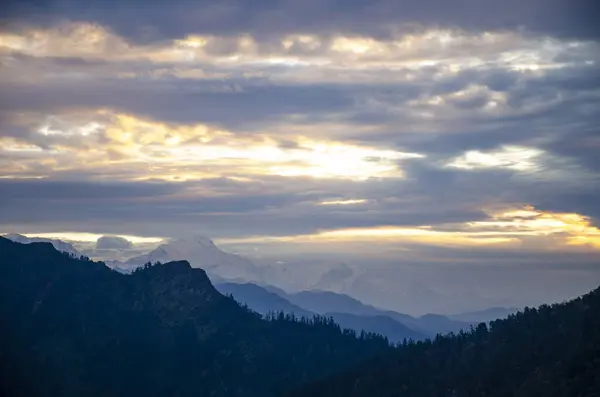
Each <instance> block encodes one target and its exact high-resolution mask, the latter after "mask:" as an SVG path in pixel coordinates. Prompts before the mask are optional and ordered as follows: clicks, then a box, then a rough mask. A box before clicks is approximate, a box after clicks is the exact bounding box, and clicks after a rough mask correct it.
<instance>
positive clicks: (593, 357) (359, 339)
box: [0, 238, 600, 397]
mask: <svg viewBox="0 0 600 397" xmlns="http://www.w3.org/2000/svg"><path fill="white" fill-rule="evenodd" d="M0 271H1V272H2V275H3V277H2V278H0V339H1V340H2V342H3V343H2V344H0V380H1V382H0V395H2V396H6V397H13V396H15V397H16V396H23V395H27V396H32V397H38V396H66V397H70V396H81V395H85V396H91V397H96V396H128V397H130V396H132V395H144V396H156V397H159V396H161V397H163V396H164V397H166V396H213V397H226V396H227V397H229V396H235V397H254V396H261V397H271V396H272V397H275V396H288V397H296V396H297V397H300V396H315V397H338V396H345V397H409V396H420V397H434V396H436V397H437V396H454V397H463V396H464V397H466V396H487V397H501V396H515V397H529V396H544V397H546V396H548V397H570V396H573V397H576V396H577V397H593V396H597V395H598V393H600V377H598V376H597V374H598V373H600V316H599V315H598V314H599V313H600V288H598V289H596V290H594V291H592V292H590V293H589V294H586V295H584V296H583V297H580V298H577V299H574V300H572V301H569V302H564V303H560V304H553V305H542V306H541V307H539V308H525V309H524V310H523V311H519V312H517V313H515V314H511V315H509V317H508V318H506V319H503V320H495V321H492V322H490V323H489V325H488V324H486V323H480V324H479V325H477V326H476V327H475V328H473V329H472V330H469V331H459V332H458V333H456V334H449V335H445V336H444V335H437V336H436V337H435V338H431V339H424V340H411V339H407V340H403V342H402V343H401V344H399V345H397V346H391V345H389V344H388V342H387V340H386V339H384V338H382V337H380V336H378V335H375V334H372V333H365V332H361V333H356V332H355V331H352V330H345V329H343V328H342V327H340V326H339V325H338V324H336V323H335V322H334V321H333V320H332V319H331V318H327V317H323V316H316V317H313V318H312V319H311V318H306V317H302V318H298V317H297V316H295V315H292V314H286V313H284V312H283V311H280V312H278V313H273V314H268V315H266V316H261V315H260V314H259V313H256V312H254V311H252V310H250V309H248V308H247V307H246V306H244V305H242V304H240V303H238V302H236V301H235V300H233V299H231V298H230V297H227V296H224V295H222V294H221V293H219V292H218V290H217V289H216V288H215V287H214V286H213V285H212V283H211V281H210V279H209V278H208V276H207V274H206V272H204V271H203V270H202V269H196V268H192V267H191V265H190V263H189V262H186V261H176V262H169V263H165V264H162V265H154V266H152V265H145V266H143V267H141V268H139V269H137V270H135V271H134V272H133V273H132V274H131V275H123V274H121V273H119V272H116V271H114V270H111V269H109V268H108V267H106V266H105V265H104V264H103V263H98V262H93V261H91V260H89V259H87V258H85V257H80V258H75V257H74V256H73V255H70V254H67V253H64V252H59V251H57V250H56V249H55V248H54V247H53V245H52V244H50V243H29V244H21V243H16V242H13V241H10V240H8V239H5V238H0ZM250 288H254V287H250ZM265 291H266V292H267V293H274V292H271V291H268V290H266V289H264V288H263V289H262V291H258V292H259V293H261V294H263V293H264V292H265ZM275 295H276V294H275ZM303 295H306V294H303ZM271 298H273V299H275V298H274V297H271ZM302 298H303V299H306V296H302ZM335 299H336V304H339V302H338V301H337V299H339V297H336V298H335ZM279 302H280V304H281V305H287V303H285V302H284V301H279ZM287 302H288V303H289V301H287ZM352 304H353V305H355V303H352ZM290 305H293V306H291V308H292V309H294V310H296V309H295V307H296V306H295V303H290ZM282 307H283V306H282ZM286 307H288V308H289V306H286ZM297 307H299V306H297ZM338 307H339V306H338ZM358 308H360V306H359V307H358ZM354 309H355V310H357V307H356V306H355V307H354ZM305 310H306V309H305ZM320 310H321V309H320ZM361 310H362V309H361ZM340 318H343V319H344V320H343V321H347V322H348V323H351V322H352V321H353V320H352V318H344V317H340ZM340 322H342V321H341V320H340ZM32 379H35V381H32Z"/></svg>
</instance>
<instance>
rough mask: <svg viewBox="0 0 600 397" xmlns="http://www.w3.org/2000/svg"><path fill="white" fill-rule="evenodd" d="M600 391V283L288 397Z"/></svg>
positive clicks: (549, 395)
mask: <svg viewBox="0 0 600 397" xmlns="http://www.w3.org/2000/svg"><path fill="white" fill-rule="evenodd" d="M300 396H313V397H333V396H344V397H409V396H410V397H434V396H435V397H440V396H443V397H446V396H447V397H466V396H481V397H484V396H485V397H496V396H497V397H507V396H514V397H536V396H539V397H553V396H555V397H571V396H573V397H593V396H600V289H596V290H594V291H592V292H590V293H588V294H586V295H585V296H583V297H580V298H577V299H574V300H572V301H569V302H566V303H560V304H553V305H543V306H541V307H539V308H527V309H525V310H524V311H523V312H519V313H517V314H514V315H511V316H509V318H507V319H503V320H496V321H493V322H491V323H490V325H489V326H488V325H486V324H485V323H481V324H480V325H479V326H477V327H476V328H475V329H473V330H472V331H471V332H460V333H458V334H456V335H447V336H438V337H436V338H435V339H434V340H427V341H419V342H416V343H405V344H404V345H403V346H400V347H398V348H397V349H396V350H395V351H393V352H390V353H388V354H385V355H382V356H379V357H376V358H373V359H370V360H367V361H365V362H363V363H361V364H360V365H359V366H356V367H354V368H353V369H352V370H350V371H347V372H345V373H342V374H339V375H336V376H333V377H330V378H328V379H325V380H322V381H319V382H317V383H315V384H313V385H310V386H307V387H304V388H301V389H300V390H298V391H297V392H295V393H291V394H289V395H288V397H300Z"/></svg>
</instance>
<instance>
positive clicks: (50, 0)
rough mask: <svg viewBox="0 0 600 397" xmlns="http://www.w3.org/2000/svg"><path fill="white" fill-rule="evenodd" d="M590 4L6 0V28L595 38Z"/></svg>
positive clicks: (169, 34) (139, 37)
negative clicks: (521, 33)
mask: <svg viewBox="0 0 600 397" xmlns="http://www.w3.org/2000/svg"><path fill="white" fill-rule="evenodd" d="M597 16H598V4H597V2H595V1H593V0H574V1H567V0H551V1H545V0H535V1H521V0H507V1H503V2H499V1H493V0H484V1H482V0H461V1H444V0H424V1H419V2H414V1H409V0H402V1H394V0H378V1H367V0H351V1H348V0H327V1H295V0H263V1H257V0H231V1H227V2H222V1H216V0H203V1H194V2H192V1H189V0H178V1H175V2H168V3H165V2H158V1H152V2H150V3H148V2H144V1H141V0H130V1H127V2H122V1H116V0H110V1H106V0H102V1H101V0H94V1H91V2H83V1H75V0H72V1H64V0H45V1H44V0H26V1H10V2H9V3H8V5H5V6H4V12H3V18H2V19H3V22H4V23H13V24H14V23H17V22H26V23H36V24H40V23H55V22H56V21H57V20H62V19H71V20H84V21H93V22H98V23H100V24H103V25H107V26H110V27H111V28H112V29H114V30H115V31H116V32H117V33H119V34H121V35H123V36H125V37H128V38H130V39H131V40H136V41H146V42H147V41H160V40H164V39H169V38H180V37H183V36H185V35H187V34H190V33H209V34H211V33H212V34H224V35H229V34H235V33H252V34H254V35H256V36H259V37H260V36H264V37H270V36H272V35H275V34H284V33H324V34H330V33H344V34H363V35H365V34H366V35H371V36H379V37H381V36H387V35H390V34H391V33H393V32H395V31H397V30H398V29H404V30H407V29H410V28H411V27H412V28H413V29H414V28H415V27H418V26H423V25H425V26H434V27H438V26H439V27H442V28H461V29H466V30H471V31H476V32H485V31H497V30H507V29H524V30H525V31H530V32H534V33H538V34H545V35H553V36H560V37H578V38H592V39H597V38H598V37H600V29H599V28H598V24H597V23H596V22H597V21H596V18H597Z"/></svg>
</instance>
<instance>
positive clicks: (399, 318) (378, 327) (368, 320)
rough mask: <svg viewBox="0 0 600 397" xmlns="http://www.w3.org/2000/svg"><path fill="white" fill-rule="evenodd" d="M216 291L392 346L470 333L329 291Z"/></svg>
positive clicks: (230, 286)
mask: <svg viewBox="0 0 600 397" xmlns="http://www.w3.org/2000/svg"><path fill="white" fill-rule="evenodd" d="M216 288H217V289H218V290H219V291H220V292H222V293H224V294H228V295H232V296H233V298H234V299H236V300H237V301H239V302H242V303H245V304H247V305H248V307H250V308H251V309H253V310H255V311H257V312H259V313H262V314H266V313H268V312H274V311H283V312H285V313H294V314H296V315H298V316H306V315H309V316H310V315H312V314H320V315H324V316H326V317H333V319H334V320H336V322H338V323H339V324H340V325H342V326H344V327H347V328H351V329H354V330H356V331H358V332H360V331H361V330H364V331H368V332H376V333H379V334H382V335H384V336H386V337H388V338H389V339H390V340H391V341H393V342H400V341H402V340H403V339H405V338H407V339H414V340H419V339H425V338H426V337H432V336H435V335H436V334H438V333H441V334H445V333H449V332H458V331H460V330H461V329H465V330H466V329H468V328H469V327H470V326H471V323H467V322H461V321H456V320H452V319H449V318H448V317H445V316H441V315H433V314H431V315H425V316H421V317H413V316H409V315H407V314H402V313H397V312H394V311H390V310H381V309H377V308H375V307H373V306H370V305H366V304H364V303H362V302H360V301H359V300H357V299H354V298H352V297H350V296H348V295H344V294H338V293H335V292H330V291H302V292H298V293H286V292H285V291H282V290H278V289H272V290H271V291H269V290H267V287H261V286H258V285H255V284H251V283H244V284H236V283H217V284H216ZM272 291H274V292H272Z"/></svg>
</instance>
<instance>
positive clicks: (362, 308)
mask: <svg viewBox="0 0 600 397" xmlns="http://www.w3.org/2000/svg"><path fill="white" fill-rule="evenodd" d="M282 297H283V298H285V299H287V300H288V301H289V302H291V303H293V304H294V305H297V306H299V307H301V308H303V309H306V310H309V311H312V312H314V313H317V314H329V313H345V314H353V315H355V316H362V317H378V318H380V317H382V316H383V317H387V318H391V319H392V320H394V321H395V322H397V323H400V324H401V325H402V326H404V327H408V328H410V329H411V330H412V331H413V333H415V334H416V335H420V336H421V337H420V338H417V339H422V338H423V336H424V335H425V336H431V337H433V336H435V335H437V334H438V333H441V334H446V333H449V332H458V331H460V330H461V329H468V328H469V326H470V323H466V322H462V321H457V320H453V319H450V318H448V317H446V316H442V315H434V314H428V315H425V316H421V317H413V316H410V315H408V314H404V313H398V312H394V311H391V310H383V309H378V308H376V307H373V306H371V305H366V304H364V303H362V302H361V301H359V300H358V299H355V298H353V297H351V296H348V295H344V294H338V293H335V292H331V291H302V292H299V293H295V294H284V295H282ZM351 328H353V327H351ZM373 332H375V331H373ZM383 335H387V334H385V333H384V334H383Z"/></svg>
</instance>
